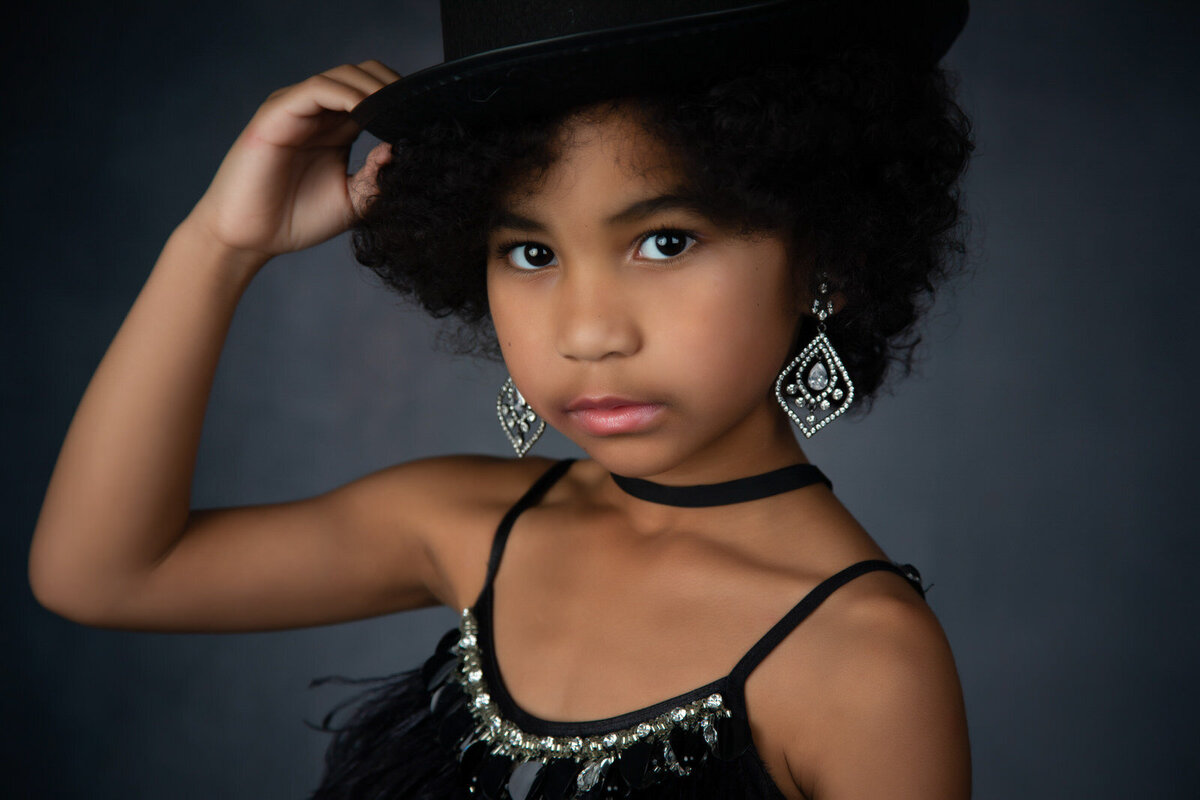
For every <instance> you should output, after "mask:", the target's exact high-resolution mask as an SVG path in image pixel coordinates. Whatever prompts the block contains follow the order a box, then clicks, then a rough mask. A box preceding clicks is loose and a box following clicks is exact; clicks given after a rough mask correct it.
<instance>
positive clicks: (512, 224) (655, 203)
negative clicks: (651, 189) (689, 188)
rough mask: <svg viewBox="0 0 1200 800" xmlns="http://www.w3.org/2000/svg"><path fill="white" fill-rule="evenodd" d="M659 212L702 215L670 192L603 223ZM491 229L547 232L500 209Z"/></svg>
mask: <svg viewBox="0 0 1200 800" xmlns="http://www.w3.org/2000/svg"><path fill="white" fill-rule="evenodd" d="M660 211H691V212H694V213H697V214H701V215H703V214H704V210H703V208H702V207H701V205H700V203H698V202H697V201H696V200H695V199H693V198H691V197H688V196H687V195H684V194H679V193H676V192H670V193H667V194H660V195H655V196H654V197H646V198H643V199H642V200H638V201H636V202H633V203H631V204H630V205H628V206H626V207H625V208H623V209H621V210H620V211H618V212H617V213H615V214H613V215H612V216H610V217H608V218H606V219H605V220H604V222H605V224H606V225H608V226H609V227H614V226H617V225H627V224H629V223H631V222H636V221H637V220H640V219H645V218H646V217H648V216H650V215H652V214H657V213H658V212H660ZM492 227H493V228H510V229H512V230H515V231H529V232H533V233H546V231H547V228H546V226H545V225H544V224H542V223H541V222H539V221H537V220H536V219H531V218H529V217H526V216H523V215H521V214H518V213H516V212H515V211H511V210H509V209H502V210H501V211H500V212H498V213H497V214H496V216H495V217H494V218H493V221H492Z"/></svg>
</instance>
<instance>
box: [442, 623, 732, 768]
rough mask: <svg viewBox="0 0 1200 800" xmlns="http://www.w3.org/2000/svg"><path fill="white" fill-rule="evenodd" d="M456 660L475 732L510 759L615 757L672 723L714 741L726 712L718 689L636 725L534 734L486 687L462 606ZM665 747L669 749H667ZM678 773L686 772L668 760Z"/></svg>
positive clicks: (473, 626) (472, 627) (474, 631)
mask: <svg viewBox="0 0 1200 800" xmlns="http://www.w3.org/2000/svg"><path fill="white" fill-rule="evenodd" d="M459 631H460V633H461V635H460V637H459V640H458V650H459V662H458V670H457V672H456V675H455V677H456V679H457V680H458V682H459V683H460V684H462V686H463V689H464V690H465V691H466V693H467V696H468V701H467V707H468V708H469V709H470V711H471V714H472V716H473V717H474V718H475V723H476V727H475V736H476V737H477V738H478V739H480V740H482V741H486V742H491V743H493V746H492V748H491V750H492V752H494V753H497V754H501V755H506V756H509V757H510V758H513V759H516V760H521V761H530V760H534V759H537V760H541V761H546V760H549V759H552V758H572V759H574V760H576V761H589V762H593V763H598V762H601V761H603V760H605V759H613V758H616V757H617V756H618V755H619V754H620V753H621V752H622V751H624V750H625V749H626V748H628V747H630V746H631V745H633V744H635V743H637V742H639V741H662V740H665V738H666V737H667V736H668V734H670V732H671V731H672V730H673V729H675V728H684V729H687V730H697V729H698V730H700V731H701V732H702V733H703V735H704V739H705V741H706V742H707V743H708V744H709V745H710V746H715V743H716V739H717V733H716V727H715V725H714V723H715V722H716V720H717V719H720V718H721V717H729V716H731V715H732V713H733V712H732V711H730V709H729V708H728V707H727V706H726V705H725V699H724V698H723V697H722V696H721V693H720V692H714V693H712V694H710V695H708V696H707V697H701V698H698V699H696V700H693V701H692V702H690V703H686V704H684V705H679V706H676V707H674V708H672V709H669V710H667V711H665V712H663V713H662V714H659V715H658V716H657V717H654V718H653V719H649V720H645V721H643V722H639V723H638V724H637V725H634V726H631V727H629V728H624V729H621V730H617V731H611V732H609V733H604V734H598V735H595V736H539V735H537V734H532V733H529V732H527V731H524V730H522V729H521V728H520V727H519V726H518V725H516V724H515V723H514V722H512V721H511V720H509V719H507V718H505V717H504V716H503V715H502V714H501V713H500V709H499V708H498V707H497V705H496V702H495V701H494V700H493V699H492V696H491V694H490V692H489V691H488V686H487V681H486V680H485V679H484V677H483V656H482V653H481V652H480V650H479V639H478V633H479V622H478V620H477V619H476V618H475V615H474V614H473V613H472V612H471V609H469V608H464V609H463V610H462V617H461V620H460V622H459ZM668 750H669V748H668ZM669 766H671V768H672V769H673V770H675V771H677V772H680V773H681V774H686V772H684V771H682V770H680V769H678V768H677V765H674V764H669Z"/></svg>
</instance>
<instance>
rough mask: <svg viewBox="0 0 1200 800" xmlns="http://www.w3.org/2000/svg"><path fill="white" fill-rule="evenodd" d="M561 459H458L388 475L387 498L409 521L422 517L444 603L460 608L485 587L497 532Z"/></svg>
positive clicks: (429, 461) (421, 463)
mask: <svg viewBox="0 0 1200 800" xmlns="http://www.w3.org/2000/svg"><path fill="white" fill-rule="evenodd" d="M556 460H557V459H551V458H544V457H540V456H532V457H526V458H520V459H518V458H503V457H500V456H490V455H480V454H453V455H444V456H434V457H430V458H423V459H417V460H414V461H409V462H406V463H403V464H397V465H396V466H394V467H390V468H388V469H385V470H383V471H382V472H381V473H380V476H381V477H382V478H383V479H384V480H383V482H384V483H385V484H387V483H390V484H391V485H392V486H393V487H395V491H394V492H388V490H387V488H386V486H384V487H381V488H382V489H383V493H384V495H385V496H390V498H391V499H390V501H389V502H391V503H393V504H394V505H395V506H396V507H397V508H399V507H403V508H404V509H406V510H405V511H403V512H399V513H403V514H404V515H405V516H406V517H408V518H414V517H415V518H418V519H420V520H421V523H420V536H421V539H422V540H423V542H424V545H425V550H426V552H427V553H428V555H429V559H430V561H431V562H432V567H433V570H434V572H435V573H436V581H437V583H438V586H437V587H436V588H435V593H436V595H437V597H438V599H439V600H440V601H441V602H442V603H443V604H444V605H447V606H449V607H451V608H455V609H459V608H463V607H464V606H466V605H469V604H470V603H472V602H473V601H474V599H475V597H476V595H477V594H478V592H479V590H480V589H481V588H482V586H483V580H484V576H485V575H486V572H487V561H488V555H489V553H490V551H491V544H492V540H493V538H494V535H495V532H496V528H497V526H498V525H499V523H500V520H501V519H502V518H503V516H504V514H505V512H506V511H507V510H508V509H509V508H510V507H511V506H512V505H513V504H514V503H516V502H517V500H518V499H519V498H520V497H521V495H523V494H524V493H525V492H526V491H527V490H528V489H529V488H530V487H531V486H533V484H534V483H536V482H537V480H538V478H540V477H541V476H542V475H543V474H545V473H546V471H547V470H549V469H550V468H551V467H552V466H554V464H555V462H556Z"/></svg>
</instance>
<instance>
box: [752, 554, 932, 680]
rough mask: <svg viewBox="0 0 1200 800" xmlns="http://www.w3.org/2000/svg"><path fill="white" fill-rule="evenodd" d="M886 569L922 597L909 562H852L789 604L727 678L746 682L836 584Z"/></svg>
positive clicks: (923, 591)
mask: <svg viewBox="0 0 1200 800" xmlns="http://www.w3.org/2000/svg"><path fill="white" fill-rule="evenodd" d="M880 569H886V570H890V571H891V572H895V573H896V574H897V575H899V576H901V577H902V578H905V579H906V580H907V581H908V584H909V586H912V587H913V588H914V589H915V590H916V591H917V593H918V594H920V595H921V597H922V598H924V597H925V590H924V589H923V588H922V587H921V575H920V573H918V572H917V570H916V567H913V566H912V565H911V564H905V565H904V566H903V567H899V566H897V565H895V564H893V563H892V562H891V561H884V560H882V559H868V560H866V561H859V562H857V563H854V564H851V565H850V566H848V567H846V568H845V569H843V570H841V571H840V572H837V573H834V574H833V575H830V576H829V577H828V578H826V579H825V580H823V581H821V582H820V583H818V584H817V585H816V586H814V587H813V589H812V591H810V592H809V593H808V594H806V595H805V596H804V597H803V598H801V600H800V602H799V603H797V604H796V605H794V606H793V607H792V609H791V610H790V611H789V612H788V613H787V614H785V615H784V617H783V619H781V620H779V622H777V623H775V625H774V626H773V627H772V628H771V629H770V630H769V631H767V632H766V633H765V634H763V637H762V638H761V639H759V640H758V641H757V642H755V643H754V646H753V647H751V648H750V650H748V651H747V652H746V655H744V656H742V659H741V661H739V662H738V663H737V666H735V667H734V668H733V671H732V672H731V673H729V676H730V678H732V679H734V681H735V682H736V683H738V684H743V683H745V680H746V678H747V677H748V676H749V675H750V673H751V672H753V671H754V668H755V667H757V666H758V665H759V664H760V663H761V662H762V660H763V659H764V658H766V657H767V655H768V654H769V653H770V652H771V651H772V650H774V649H775V647H776V646H777V645H778V644H779V643H780V642H782V641H783V640H784V638H785V637H786V636H787V635H788V634H789V633H791V632H792V631H793V630H794V629H795V628H796V626H797V625H799V624H800V623H801V622H803V621H804V619H805V617H807V616H808V615H809V614H811V613H812V612H813V611H814V610H815V609H816V608H817V606H819V605H821V603H822V602H824V600H825V598H827V597H829V595H831V594H833V592H834V590H835V589H837V588H838V587H839V586H841V585H843V584H845V583H848V582H849V581H851V580H853V579H854V578H857V577H858V576H859V575H864V574H866V573H868V572H874V571H875V570H880Z"/></svg>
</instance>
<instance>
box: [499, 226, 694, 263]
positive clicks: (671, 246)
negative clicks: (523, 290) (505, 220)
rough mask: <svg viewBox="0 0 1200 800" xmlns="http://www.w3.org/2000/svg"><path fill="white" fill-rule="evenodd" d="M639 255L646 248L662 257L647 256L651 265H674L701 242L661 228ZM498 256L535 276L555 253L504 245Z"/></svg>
mask: <svg viewBox="0 0 1200 800" xmlns="http://www.w3.org/2000/svg"><path fill="white" fill-rule="evenodd" d="M644 236H645V238H644V239H642V243H641V246H640V247H638V252H639V253H641V252H642V251H643V250H644V249H645V248H647V247H649V248H653V249H654V250H657V251H658V252H659V254H660V255H661V257H659V258H656V257H654V256H647V257H648V258H649V259H650V260H651V261H670V260H671V259H673V258H676V257H678V256H680V255H682V254H683V253H685V252H687V250H688V249H689V247H688V244H687V240H688V239H691V240H692V241H693V242H695V241H697V240H696V237H695V235H694V234H691V233H689V232H688V231H685V230H680V229H679V228H659V229H657V230H653V231H650V232H649V233H647V234H644ZM496 255H497V256H498V257H499V258H503V259H506V260H507V261H508V262H509V263H510V264H512V265H513V266H514V267H516V268H517V269H519V270H523V271H525V272H534V271H537V270H539V269H541V268H542V267H549V266H552V265H553V264H554V251H553V250H551V249H550V248H549V247H546V246H545V245H542V244H538V243H537V242H529V241H509V242H501V243H500V244H499V245H498V246H497V247H496Z"/></svg>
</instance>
